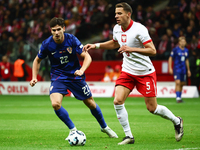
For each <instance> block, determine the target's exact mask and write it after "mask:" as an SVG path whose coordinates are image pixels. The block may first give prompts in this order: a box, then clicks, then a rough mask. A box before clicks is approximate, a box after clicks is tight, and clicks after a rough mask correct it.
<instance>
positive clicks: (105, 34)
mask: <svg viewBox="0 0 200 150" xmlns="http://www.w3.org/2000/svg"><path fill="white" fill-rule="evenodd" d="M109 34H110V26H109V24H108V23H105V24H104V28H103V31H102V35H101V41H102V42H103V41H107V40H108V39H109Z"/></svg>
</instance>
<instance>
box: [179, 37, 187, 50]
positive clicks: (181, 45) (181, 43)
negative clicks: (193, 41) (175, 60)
mask: <svg viewBox="0 0 200 150" xmlns="http://www.w3.org/2000/svg"><path fill="white" fill-rule="evenodd" d="M185 45H186V41H185V40H184V39H182V40H180V41H179V46H180V47H181V48H184V47H185Z"/></svg>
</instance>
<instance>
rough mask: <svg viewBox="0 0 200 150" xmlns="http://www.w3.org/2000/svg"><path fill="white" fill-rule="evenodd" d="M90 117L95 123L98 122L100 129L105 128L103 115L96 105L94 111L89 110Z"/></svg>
mask: <svg viewBox="0 0 200 150" xmlns="http://www.w3.org/2000/svg"><path fill="white" fill-rule="evenodd" d="M90 111H91V113H92V115H93V116H94V117H95V118H96V119H97V121H98V122H99V124H100V126H101V128H105V127H107V124H106V122H105V120H104V118H103V114H102V112H101V109H100V107H99V106H98V105H97V104H96V108H95V109H90Z"/></svg>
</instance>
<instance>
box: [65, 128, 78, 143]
mask: <svg viewBox="0 0 200 150" xmlns="http://www.w3.org/2000/svg"><path fill="white" fill-rule="evenodd" d="M76 130H77V129H76V127H74V128H73V129H71V130H70V131H69V135H70V133H71V132H72V131H76ZM69 135H68V137H69ZM68 137H67V138H66V139H65V140H67V141H68Z"/></svg>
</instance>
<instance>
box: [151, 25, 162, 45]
mask: <svg viewBox="0 0 200 150" xmlns="http://www.w3.org/2000/svg"><path fill="white" fill-rule="evenodd" d="M149 35H150V37H151V39H152V41H153V43H154V45H155V47H156V49H157V47H158V44H159V41H160V38H159V37H158V35H157V33H156V29H155V28H154V27H151V28H150V29H149Z"/></svg>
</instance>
